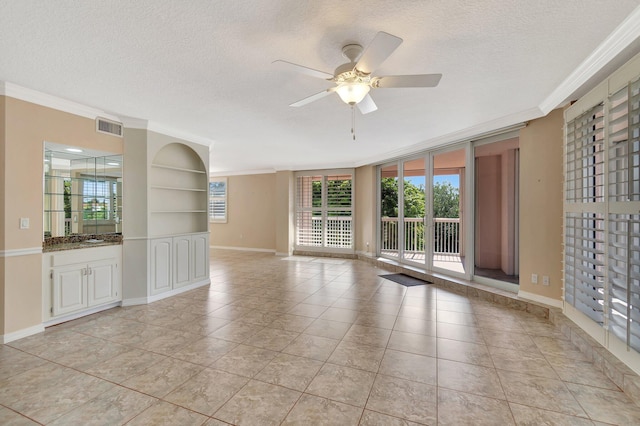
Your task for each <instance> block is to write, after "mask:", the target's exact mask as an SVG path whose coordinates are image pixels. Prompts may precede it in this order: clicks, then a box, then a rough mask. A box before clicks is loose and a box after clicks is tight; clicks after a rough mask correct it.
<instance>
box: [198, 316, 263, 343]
mask: <svg viewBox="0 0 640 426" xmlns="http://www.w3.org/2000/svg"><path fill="white" fill-rule="evenodd" d="M263 328H264V327H263V326H261V325H256V324H250V323H246V322H243V321H241V320H238V321H233V322H231V323H229V324H227V325H225V326H222V327H220V328H219V329H217V330H216V331H214V332H213V333H211V334H209V337H215V338H216V339H224V340H229V341H231V342H236V343H242V342H244V341H245V340H247V339H248V338H249V337H251V336H253V335H254V334H256V333H257V332H259V331H260V330H262V329H263Z"/></svg>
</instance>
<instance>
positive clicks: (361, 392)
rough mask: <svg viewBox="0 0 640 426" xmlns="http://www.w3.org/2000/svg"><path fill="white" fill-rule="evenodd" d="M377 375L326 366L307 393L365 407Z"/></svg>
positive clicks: (335, 366) (332, 365)
mask: <svg viewBox="0 0 640 426" xmlns="http://www.w3.org/2000/svg"><path fill="white" fill-rule="evenodd" d="M374 379H375V374H374V373H371V372H368V371H363V370H356V369H354V368H349V367H345V366H341V365H334V364H325V365H324V367H322V368H321V369H320V371H319V372H318V374H317V375H316V377H315V378H314V379H313V381H312V382H311V384H310V385H309V386H308V387H307V391H306V392H307V393H310V394H312V395H316V396H321V397H324V398H328V399H331V400H333V401H338V402H343V403H345V404H350V405H355V406H358V407H364V405H365V403H366V402H367V397H368V396H369V390H370V389H371V386H372V385H373V381H374Z"/></svg>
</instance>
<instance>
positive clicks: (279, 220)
mask: <svg viewBox="0 0 640 426" xmlns="http://www.w3.org/2000/svg"><path fill="white" fill-rule="evenodd" d="M275 191H276V193H275V200H276V206H275V214H276V216H275V223H276V254H278V255H281V256H285V255H288V254H291V253H292V252H293V242H294V228H293V215H294V200H295V192H294V177H293V172H292V171H289V170H283V171H279V172H276V190H275Z"/></svg>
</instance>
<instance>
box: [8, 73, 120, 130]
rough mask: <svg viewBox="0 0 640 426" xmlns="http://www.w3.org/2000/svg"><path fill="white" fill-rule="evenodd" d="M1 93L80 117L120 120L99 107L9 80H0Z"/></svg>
mask: <svg viewBox="0 0 640 426" xmlns="http://www.w3.org/2000/svg"><path fill="white" fill-rule="evenodd" d="M0 95H4V96H7V97H9V98H14V99H19V100H21V101H25V102H30V103H32V104H36V105H40V106H43V107H47V108H51V109H55V110H58V111H62V112H67V113H69V114H73V115H78V116H80V117H85V118H89V119H91V120H95V119H96V118H98V117H103V118H107V119H109V120H113V121H120V118H119V117H117V116H115V115H113V114H109V113H108V112H105V111H103V110H101V109H98V108H93V107H89V106H86V105H82V104H79V103H77V102H73V101H70V100H67V99H63V98H59V97H57V96H53V95H49V94H46V93H42V92H38V91H37V90H33V89H28V88H26V87H22V86H19V85H17V84H13V83H9V82H7V81H3V82H0Z"/></svg>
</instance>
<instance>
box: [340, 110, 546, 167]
mask: <svg viewBox="0 0 640 426" xmlns="http://www.w3.org/2000/svg"><path fill="white" fill-rule="evenodd" d="M544 115H545V114H543V113H542V111H540V109H539V108H537V107H535V108H531V109H528V110H524V111H520V112H518V113H515V114H510V115H506V116H504V117H500V118H496V119H494V120H491V121H487V122H484V123H481V124H478V125H476V126H472V127H467V128H466V129H462V130H459V131H457V132H453V133H447V134H446V135H442V136H438V137H436V138H433V139H428V140H426V141H423V142H420V143H418V144H414V145H411V146H408V147H405V148H401V149H397V150H394V151H387V152H385V153H382V154H380V155H377V156H375V157H369V158H367V159H364V160H362V161H358V162H356V163H355V165H354V166H352V167H362V166H368V165H372V164H381V163H386V162H389V161H393V160H396V159H398V158H402V157H406V156H409V155H413V154H417V153H419V152H420V151H423V150H427V149H431V148H435V147H437V148H442V147H444V146H446V145H451V144H454V143H458V142H465V141H470V140H478V139H482V138H485V137H489V136H493V135H497V134H500V133H505V132H508V131H511V130H517V129H521V128H522V127H524V126H525V123H526V122H527V121H529V120H533V119H535V118H540V117H542V116H544Z"/></svg>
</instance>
